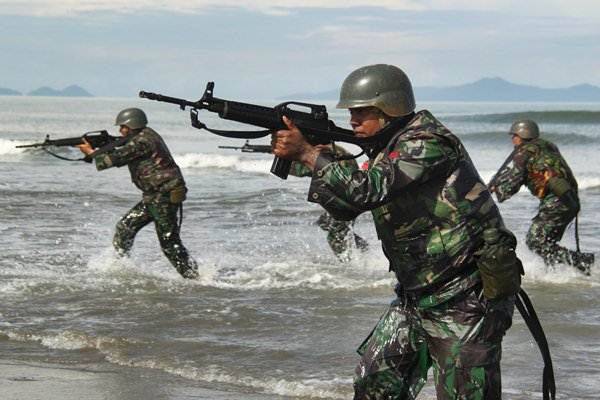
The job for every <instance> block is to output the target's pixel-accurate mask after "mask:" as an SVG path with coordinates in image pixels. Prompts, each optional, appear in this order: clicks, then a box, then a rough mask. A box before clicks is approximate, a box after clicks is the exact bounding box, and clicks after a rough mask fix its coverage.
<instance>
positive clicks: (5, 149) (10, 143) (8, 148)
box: [0, 139, 34, 155]
mask: <svg viewBox="0 0 600 400" xmlns="http://www.w3.org/2000/svg"><path fill="white" fill-rule="evenodd" d="M31 143H34V142H33V141H31V140H10V139H0V155H15V154H23V153H25V152H28V151H31V149H17V148H16V147H15V146H21V145H25V144H31Z"/></svg>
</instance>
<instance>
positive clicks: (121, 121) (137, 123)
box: [115, 108, 148, 129]
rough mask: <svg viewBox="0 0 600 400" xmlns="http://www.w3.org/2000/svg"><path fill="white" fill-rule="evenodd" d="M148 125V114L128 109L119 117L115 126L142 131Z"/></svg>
mask: <svg viewBox="0 0 600 400" xmlns="http://www.w3.org/2000/svg"><path fill="white" fill-rule="evenodd" d="M147 124H148V118H146V114H145V113H144V112H143V111H142V110H140V109H139V108H126V109H124V110H123V111H121V112H120V113H119V115H117V119H116V121H115V125H117V126H121V125H125V126H126V127H128V128H129V129H142V128H145V127H146V125H147Z"/></svg>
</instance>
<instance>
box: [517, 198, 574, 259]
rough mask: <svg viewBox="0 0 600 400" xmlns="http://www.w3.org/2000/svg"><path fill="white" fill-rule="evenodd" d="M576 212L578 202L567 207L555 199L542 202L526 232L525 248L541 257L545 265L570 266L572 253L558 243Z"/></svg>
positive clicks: (566, 204) (564, 203)
mask: <svg viewBox="0 0 600 400" xmlns="http://www.w3.org/2000/svg"><path fill="white" fill-rule="evenodd" d="M578 212H579V202H578V201H576V202H572V204H570V205H569V204H568V203H566V202H564V201H561V200H559V199H558V198H556V197H552V198H549V199H545V200H543V201H542V203H541V204H540V209H539V212H538V214H537V215H536V216H535V217H534V218H533V223H532V224H531V227H530V228H529V232H527V237H526V243H527V247H529V249H530V250H531V251H533V252H534V253H536V254H538V255H539V256H541V257H542V258H543V259H544V262H545V263H546V264H547V265H554V264H558V263H561V264H572V255H573V253H574V252H573V251H571V250H569V249H567V248H565V247H563V246H561V245H560V244H559V242H560V240H561V239H562V237H563V234H564V233H565V230H566V229H567V226H568V225H569V223H571V221H573V219H574V218H575V217H576V216H577V213H578Z"/></svg>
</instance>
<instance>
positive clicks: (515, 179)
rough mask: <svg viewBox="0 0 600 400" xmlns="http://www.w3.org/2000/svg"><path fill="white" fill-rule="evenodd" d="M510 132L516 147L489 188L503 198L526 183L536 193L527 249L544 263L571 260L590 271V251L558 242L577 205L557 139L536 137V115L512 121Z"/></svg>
mask: <svg viewBox="0 0 600 400" xmlns="http://www.w3.org/2000/svg"><path fill="white" fill-rule="evenodd" d="M509 134H510V135H511V136H512V141H513V144H514V145H515V150H514V151H513V153H512V154H511V155H510V156H509V158H508V159H507V162H506V163H505V167H504V168H501V169H500V171H498V173H497V174H496V175H495V177H494V178H493V179H492V182H491V183H490V190H491V191H493V192H495V193H496V196H497V197H498V201H500V202H503V201H505V200H507V199H509V198H510V197H511V196H512V195H514V194H515V193H517V192H518V191H519V189H520V187H521V186H522V185H526V186H527V188H528V189H529V191H530V192H531V194H533V195H534V196H536V197H537V198H539V199H540V205H539V211H538V214H537V215H536V216H535V217H534V218H533V223H532V224H531V227H530V228H529V232H528V233H527V239H526V241H527V246H528V247H529V249H531V250H532V251H534V252H535V253H537V254H538V255H540V256H541V257H542V258H543V259H544V262H545V263H546V264H548V265H554V264H556V263H563V264H569V265H573V266H575V267H576V268H578V269H579V270H581V271H582V272H584V273H585V274H587V275H589V273H590V266H591V265H592V264H593V262H594V255H593V254H591V253H581V252H579V251H572V250H569V249H567V248H565V247H563V246H561V245H559V244H558V243H559V242H560V240H561V238H562V236H563V234H564V232H565V229H566V228H567V226H568V225H569V223H571V221H573V219H574V218H575V217H576V216H577V213H578V212H579V208H580V205H579V197H578V195H577V181H576V180H575V177H574V176H573V172H571V169H570V168H569V166H568V165H567V162H566V161H565V159H564V158H563V157H562V155H561V154H560V152H559V151H558V148H557V147H556V145H555V144H554V143H551V142H549V141H547V140H544V139H542V138H540V137H539V136H540V134H539V127H538V125H537V124H536V123H535V122H534V121H531V120H519V121H516V122H514V123H513V124H512V126H511V128H510V131H509Z"/></svg>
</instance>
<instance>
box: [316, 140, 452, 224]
mask: <svg viewBox="0 0 600 400" xmlns="http://www.w3.org/2000/svg"><path fill="white" fill-rule="evenodd" d="M458 157H459V154H458V153H457V150H455V149H454V148H452V147H451V146H449V145H446V144H444V143H441V142H439V140H438V139H435V138H425V139H419V138H411V139H409V140H398V141H397V142H396V143H395V144H394V145H393V148H392V150H391V151H388V152H386V153H384V154H383V155H381V154H380V156H378V157H377V158H376V159H375V161H370V162H371V163H372V165H370V166H369V168H368V169H367V170H360V169H358V167H357V166H356V162H354V163H352V164H354V165H352V164H349V163H343V162H335V160H334V159H333V156H331V155H328V154H323V153H321V154H320V155H319V157H318V158H317V161H316V166H315V170H314V173H313V179H312V182H311V187H310V192H309V199H308V200H309V201H312V202H316V203H320V204H321V205H322V206H323V207H324V208H325V209H326V210H327V211H329V212H330V213H331V214H332V215H333V216H334V217H335V218H336V219H345V220H349V219H352V218H356V216H358V214H360V213H362V212H364V211H368V210H372V209H375V208H377V207H380V206H382V205H384V204H386V203H388V202H389V201H390V200H391V198H392V197H393V196H395V195H396V193H397V192H398V191H401V190H403V189H404V188H406V187H407V186H409V185H411V184H418V183H419V182H426V181H428V180H429V179H432V178H435V177H438V176H448V175H449V174H450V173H451V172H452V170H453V169H454V166H455V163H456V161H457V160H458Z"/></svg>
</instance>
